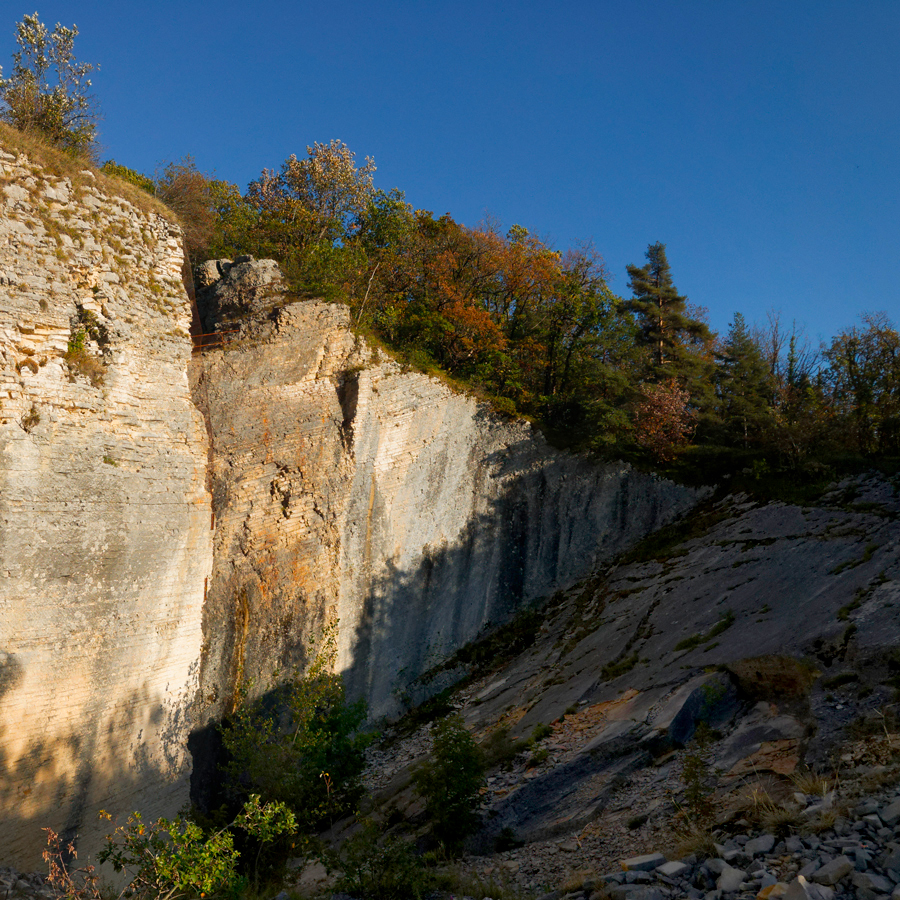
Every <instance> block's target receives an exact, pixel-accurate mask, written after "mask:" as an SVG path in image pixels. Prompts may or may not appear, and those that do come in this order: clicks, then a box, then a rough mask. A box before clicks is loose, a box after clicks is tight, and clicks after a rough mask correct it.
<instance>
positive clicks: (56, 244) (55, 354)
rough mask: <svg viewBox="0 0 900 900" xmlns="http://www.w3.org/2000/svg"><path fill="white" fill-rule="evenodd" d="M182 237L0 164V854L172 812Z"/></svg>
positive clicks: (182, 421)
mask: <svg viewBox="0 0 900 900" xmlns="http://www.w3.org/2000/svg"><path fill="white" fill-rule="evenodd" d="M182 267H183V252H182V239H181V233H180V230H179V229H178V228H177V227H175V226H173V225H171V224H169V223H168V222H167V221H165V220H164V219H162V218H161V217H160V216H158V215H156V214H154V213H151V212H144V211H141V210H139V209H138V208H136V207H135V206H134V205H132V204H131V203H129V202H128V201H126V200H123V199H121V198H119V197H117V196H112V195H111V194H110V193H108V192H106V189H105V188H103V187H102V185H101V184H100V182H99V181H98V180H97V178H96V176H92V175H91V174H90V173H89V172H88V173H76V174H74V175H73V176H72V177H71V178H69V177H58V176H56V175H54V174H51V173H50V172H49V170H44V169H42V168H41V167H40V166H38V165H36V164H34V163H32V162H29V160H27V159H26V158H24V157H22V156H18V155H17V154H13V153H9V152H4V151H3V150H2V149H0V852H2V858H3V859H4V860H5V861H7V862H12V863H15V864H17V865H19V866H20V867H25V868H31V867H36V866H38V865H39V864H40V850H41V845H42V843H43V841H44V835H43V834H42V833H41V831H40V829H41V828H42V827H45V826H48V827H52V828H54V829H55V830H57V831H60V832H63V833H64V834H67V835H73V834H75V833H76V832H77V833H78V834H79V835H80V846H81V847H82V849H84V848H88V849H91V848H94V847H96V845H97V843H98V840H99V836H100V834H102V833H103V832H104V831H105V830H107V829H108V824H107V823H101V822H99V821H98V817H97V811H98V809H99V808H100V807H107V808H110V809H111V810H113V811H117V812H119V813H127V812H128V811H130V810H133V809H140V810H142V811H143V812H144V814H145V815H146V816H148V817H153V816H156V815H160V814H162V813H167V814H171V813H172V812H174V811H175V810H177V809H178V807H179V806H181V805H182V804H183V803H184V802H185V801H186V800H187V788H186V784H187V778H188V773H189V768H190V757H189V755H188V753H187V750H186V739H187V735H188V732H189V730H190V723H189V717H188V708H189V706H190V703H191V702H192V701H193V697H194V694H195V692H196V685H197V678H198V668H199V665H198V664H199V657H200V645H201V639H202V635H201V615H202V604H203V593H204V581H205V579H206V577H207V576H208V574H209V571H210V567H211V560H212V534H211V530H210V498H209V494H208V492H207V490H206V463H207V443H206V430H205V426H204V422H203V419H202V417H201V416H200V414H199V413H198V411H197V409H196V408H195V406H194V405H193V403H192V401H191V397H190V393H189V390H188V380H187V364H188V361H189V358H190V348H191V342H190V338H189V334H188V332H189V329H190V326H191V306H190V301H189V299H188V295H187V293H186V291H185V288H184V284H183V281H182Z"/></svg>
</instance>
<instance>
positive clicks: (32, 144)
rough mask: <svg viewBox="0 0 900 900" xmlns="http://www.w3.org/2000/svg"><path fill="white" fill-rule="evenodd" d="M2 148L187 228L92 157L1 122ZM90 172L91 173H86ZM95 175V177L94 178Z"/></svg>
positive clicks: (166, 207)
mask: <svg viewBox="0 0 900 900" xmlns="http://www.w3.org/2000/svg"><path fill="white" fill-rule="evenodd" d="M0 150H5V151H6V152H7V153H17V154H18V153H22V154H24V155H25V156H26V157H28V160H29V162H31V163H34V164H36V165H39V166H41V167H42V168H43V169H44V170H45V171H46V172H47V173H48V174H49V175H54V176H56V177H57V178H68V179H69V180H70V181H71V182H72V184H73V185H74V186H75V187H76V188H87V187H95V188H97V190H99V191H100V192H101V193H103V194H106V195H107V196H109V197H119V198H121V199H122V200H127V201H128V202H129V203H130V204H131V205H132V206H134V207H136V208H137V209H139V210H141V212H144V213H147V214H150V213H156V214H157V215H160V216H162V217H163V218H164V219H166V220H168V221H169V222H173V223H174V224H176V225H178V226H179V227H181V228H183V227H184V226H183V223H182V222H181V221H180V220H179V218H178V216H177V215H176V214H175V213H174V212H172V210H171V209H169V207H168V206H166V205H165V204H164V203H163V202H162V201H160V200H158V199H157V198H156V197H153V196H151V195H150V194H148V193H147V192H146V191H143V190H141V189H140V188H139V187H137V186H136V185H134V184H131V183H130V182H128V181H125V180H124V179H122V178H118V177H116V176H115V175H107V174H106V173H105V172H101V171H100V170H99V169H98V168H97V166H96V164H95V161H94V160H93V159H92V158H91V157H89V156H78V155H75V154H72V153H66V152H64V151H63V150H60V149H59V148H58V147H54V146H53V145H52V144H49V143H47V142H46V141H45V140H43V139H42V138H41V137H40V135H37V134H34V133H32V132H25V131H18V130H17V129H15V128H12V127H11V126H10V125H7V124H5V123H3V122H0ZM86 172H89V173H90V174H85V173H86ZM92 176H93V177H92Z"/></svg>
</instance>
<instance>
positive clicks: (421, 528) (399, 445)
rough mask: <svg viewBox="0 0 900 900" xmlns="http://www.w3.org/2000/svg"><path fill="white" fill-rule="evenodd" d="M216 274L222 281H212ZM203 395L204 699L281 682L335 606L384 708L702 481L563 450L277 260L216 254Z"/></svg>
mask: <svg viewBox="0 0 900 900" xmlns="http://www.w3.org/2000/svg"><path fill="white" fill-rule="evenodd" d="M220 274H224V277H221V278H220V277H219V276H220ZM198 281H199V282H202V283H205V284H207V287H206V288H205V290H203V291H200V292H199V293H198V304H199V306H200V311H201V315H202V316H203V317H204V329H205V330H206V331H207V332H209V333H211V334H212V335H213V337H212V339H211V341H212V342H211V343H210V345H209V346H208V347H207V348H206V349H205V351H204V352H203V354H202V355H201V356H200V358H199V360H198V362H197V371H196V372H195V397H196V398H197V402H198V405H200V406H201V408H203V409H204V410H205V411H206V413H207V415H208V417H209V423H210V429H211V436H212V442H213V453H212V466H213V477H212V490H213V503H214V511H215V516H216V532H215V540H216V550H215V565H214V570H213V575H212V578H211V580H210V587H209V592H208V597H207V607H206V618H205V626H204V627H205V644H204V646H205V649H206V654H205V657H204V666H203V672H202V685H203V696H204V700H205V701H206V702H207V703H208V704H209V705H208V707H207V715H208V716H210V717H213V718H214V717H215V716H216V715H218V713H219V712H220V711H221V710H222V709H223V708H227V706H228V705H229V703H230V702H231V696H230V691H231V690H232V689H233V685H234V683H235V681H236V679H237V678H238V677H240V675H241V673H242V674H243V675H244V676H248V677H251V678H253V679H254V680H255V682H256V683H257V684H258V685H264V684H266V683H271V673H272V670H273V668H278V669H280V670H281V671H285V670H287V669H289V668H290V667H291V666H293V665H295V664H299V663H301V662H302V660H303V652H304V648H305V644H306V641H307V639H308V638H309V636H310V634H311V633H312V632H313V631H315V630H316V629H317V628H319V627H320V626H321V624H322V623H323V622H324V621H326V620H328V619H330V618H334V617H336V618H338V619H339V620H340V659H339V665H340V667H341V668H342V669H343V670H344V671H345V674H346V677H347V681H348V685H349V687H350V690H351V692H352V693H353V694H354V695H356V696H364V697H366V699H367V700H368V702H369V705H370V711H371V714H372V715H373V716H375V717H378V716H382V715H392V714H396V713H397V712H399V711H401V710H402V708H403V702H404V701H405V700H406V699H407V698H406V697H405V692H406V690H407V688H408V686H409V685H410V684H411V683H412V682H413V680H414V679H415V677H416V676H417V675H419V674H420V673H421V672H422V671H424V670H425V669H427V668H428V667H429V666H431V665H432V664H433V663H435V662H436V661H438V660H440V659H442V658H444V657H445V656H446V655H448V654H449V653H450V652H452V650H453V649H455V648H456V647H458V646H460V645H461V644H462V643H465V642H466V641H468V640H470V639H471V638H473V637H474V636H475V635H476V634H477V633H478V632H479V630H481V629H482V627H483V626H484V625H485V624H487V623H488V622H494V623H497V622H501V621H504V620H506V619H508V618H509V617H510V616H511V615H512V614H513V613H514V612H515V611H516V610H517V609H519V608H521V607H522V605H523V604H526V603H528V602H529V601H532V600H535V599H537V598H540V597H542V596H546V595H549V594H551V593H552V592H553V591H555V590H556V589H558V588H559V587H561V586H565V585H567V584H570V583H572V582H573V581H575V580H577V579H578V578H580V577H582V576H584V575H585V574H587V573H588V572H590V571H591V570H592V569H593V568H594V567H595V566H596V565H597V564H598V563H599V562H602V561H603V560H605V559H609V558H611V557H612V556H614V555H615V554H617V553H618V552H620V551H621V550H623V549H624V548H626V547H628V546H630V545H631V544H633V543H634V542H635V541H636V540H638V539H639V538H640V537H642V536H643V535H644V534H646V533H647V532H648V531H650V530H651V529H653V528H656V527H658V526H659V525H661V524H663V523H664V522H667V521H669V520H671V519H672V518H674V517H675V516H677V515H679V514H680V513H682V512H684V511H685V510H686V509H688V508H690V506H692V505H693V503H694V502H695V500H696V493H695V492H694V491H691V490H688V489H686V488H683V487H679V486H676V485H674V484H671V483H668V482H665V481H662V480H660V479H657V478H654V477H652V476H648V475H642V474H639V473H637V472H634V471H632V470H631V469H630V468H629V467H627V466H624V465H615V466H597V465H595V464H592V463H590V462H588V461H587V460H586V459H583V458H581V457H577V456H573V455H570V454H566V453H560V452H556V451H554V450H552V448H550V447H549V446H548V445H547V444H546V442H545V441H544V440H543V439H542V438H541V436H540V435H539V434H538V433H536V432H535V431H534V430H533V429H532V428H531V426H530V425H528V424H527V423H525V422H522V421H518V420H511V419H508V418H502V417H500V416H498V415H497V414H495V413H493V412H492V411H491V410H490V409H489V408H488V407H487V406H486V405H485V404H482V403H479V402H477V401H476V400H474V399H473V398H472V397H470V396H467V395H464V394H460V393H456V392H454V391H453V390H451V389H450V388H449V387H447V386H446V385H445V384H443V383H441V382H440V381H438V380H436V379H433V378H428V377H426V376H423V375H421V374H418V373H415V372H408V371H404V370H403V369H402V368H401V367H400V366H399V365H398V364H397V363H396V362H394V361H392V360H389V359H387V358H384V357H382V356H381V355H380V354H379V353H378V352H377V351H375V350H373V349H371V348H370V347H368V346H367V344H366V343H365V341H363V340H361V339H357V338H355V337H354V335H353V334H352V332H351V330H350V327H349V326H350V322H349V317H348V310H347V308H346V307H343V306H339V305H333V304H326V303H320V302H313V301H300V302H292V301H291V299H290V298H289V297H288V296H287V295H285V294H284V288H283V285H282V284H281V281H280V275H279V273H278V270H277V268H276V267H275V266H274V264H272V263H270V262H267V261H261V262H257V261H253V260H249V259H245V260H242V261H239V262H238V263H237V264H235V265H231V264H229V263H227V262H220V263H219V264H218V266H216V264H207V265H206V266H205V268H204V270H203V273H202V274H201V277H200V278H199V279H198Z"/></svg>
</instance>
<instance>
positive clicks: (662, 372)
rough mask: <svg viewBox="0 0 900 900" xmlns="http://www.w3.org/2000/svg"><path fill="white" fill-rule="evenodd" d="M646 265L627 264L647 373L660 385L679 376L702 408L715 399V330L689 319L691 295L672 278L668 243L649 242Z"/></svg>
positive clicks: (705, 407) (699, 407) (696, 404)
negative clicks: (687, 295)
mask: <svg viewBox="0 0 900 900" xmlns="http://www.w3.org/2000/svg"><path fill="white" fill-rule="evenodd" d="M646 257H647V264H646V265H645V266H642V267H638V266H628V275H629V276H630V281H629V283H628V286H629V287H630V288H631V291H632V293H633V294H634V296H633V297H632V299H631V300H630V301H629V302H628V303H627V304H626V306H627V308H628V309H629V310H631V311H632V312H633V313H634V314H635V316H636V317H637V321H638V343H639V344H640V345H642V346H643V347H645V348H646V350H647V352H648V359H647V364H646V371H645V378H646V379H647V380H648V381H652V382H654V383H656V384H660V383H663V382H667V381H670V380H671V379H675V380H676V381H677V382H678V383H679V384H680V385H682V387H685V388H686V389H687V390H688V391H689V392H690V395H691V403H692V405H693V406H695V407H696V408H697V409H699V410H700V411H701V412H704V411H706V410H707V409H709V408H710V407H711V406H712V405H713V402H714V398H713V397H712V391H711V379H710V375H711V370H712V358H711V353H710V346H711V344H712V340H713V335H712V334H711V332H710V330H709V328H708V327H707V326H706V324H705V323H703V322H701V321H699V320H698V319H694V318H691V316H690V315H688V310H687V298H686V297H682V296H681V295H680V294H679V293H678V291H677V290H676V288H675V285H674V284H673V283H672V272H671V269H670V268H669V261H668V260H667V259H666V245H665V244H660V243H658V242H657V243H656V244H650V246H649V247H648V248H647V253H646Z"/></svg>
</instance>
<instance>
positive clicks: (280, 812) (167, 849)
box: [97, 795, 297, 900]
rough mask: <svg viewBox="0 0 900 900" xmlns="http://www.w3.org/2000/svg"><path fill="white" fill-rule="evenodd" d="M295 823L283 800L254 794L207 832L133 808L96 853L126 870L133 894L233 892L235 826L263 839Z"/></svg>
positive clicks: (146, 899)
mask: <svg viewBox="0 0 900 900" xmlns="http://www.w3.org/2000/svg"><path fill="white" fill-rule="evenodd" d="M296 827H297V823H296V821H295V819H294V815H293V813H292V812H291V811H290V810H289V809H288V808H287V807H286V806H285V805H284V804H282V803H261V802H260V798H259V796H257V795H252V796H251V797H250V798H249V799H248V800H247V802H246V803H245V804H244V807H243V809H242V810H241V812H240V813H239V814H238V815H237V817H236V818H235V819H234V821H233V822H231V823H230V824H229V825H226V826H225V827H224V828H220V829H219V830H217V831H213V832H212V833H206V832H204V830H203V829H202V828H201V827H200V826H199V825H198V824H196V823H195V822H192V821H190V820H189V819H183V818H181V817H176V818H175V819H172V820H171V821H170V820H168V819H164V818H162V819H158V820H157V821H155V822H149V823H145V822H144V821H143V819H142V818H141V814H140V813H137V812H136V813H133V814H132V815H131V816H130V817H129V818H128V821H127V823H126V824H125V825H120V826H119V827H118V828H116V830H115V831H114V832H113V833H112V834H110V835H108V836H107V839H106V847H105V848H104V849H103V850H101V851H100V853H99V854H98V855H97V858H98V859H99V861H100V862H101V863H106V862H108V863H110V864H111V865H112V867H113V869H114V870H115V871H116V872H124V873H125V874H126V875H127V877H128V879H129V882H128V887H127V888H126V891H127V896H130V897H132V898H137V900H159V898H175V897H183V896H200V897H203V896H207V895H210V894H225V893H235V892H236V890H237V889H238V888H239V887H240V886H241V884H242V882H243V878H242V877H241V876H240V875H239V874H238V867H237V864H238V858H239V853H238V851H237V850H236V849H235V847H234V830H237V831H243V832H245V833H246V834H247V835H250V836H252V837H253V838H255V839H256V840H257V841H258V842H259V843H260V844H263V845H264V844H266V843H268V842H270V841H272V840H274V839H275V838H276V837H278V836H280V835H286V834H292V833H293V832H294V831H295V830H296Z"/></svg>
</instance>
